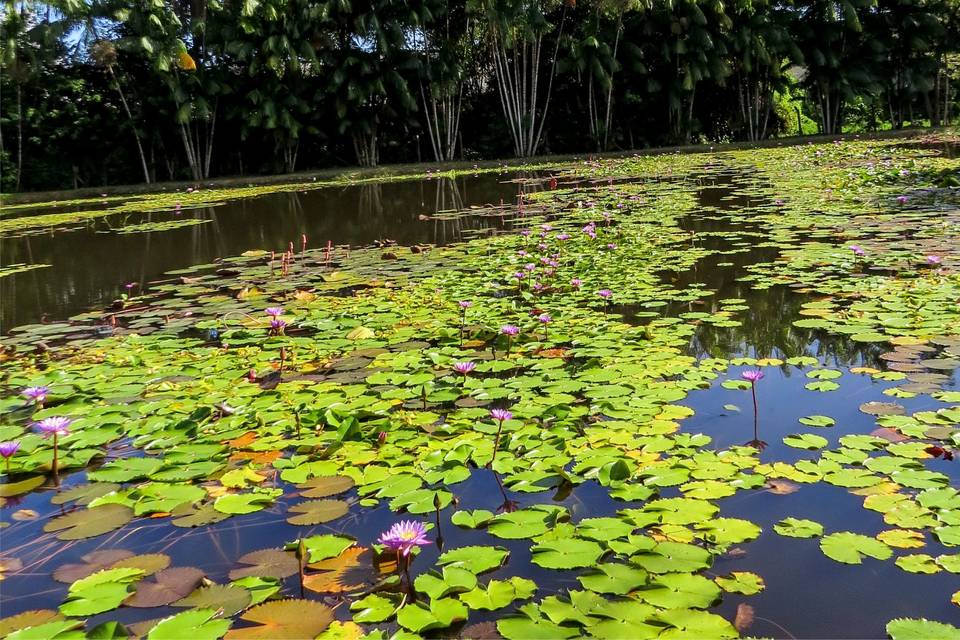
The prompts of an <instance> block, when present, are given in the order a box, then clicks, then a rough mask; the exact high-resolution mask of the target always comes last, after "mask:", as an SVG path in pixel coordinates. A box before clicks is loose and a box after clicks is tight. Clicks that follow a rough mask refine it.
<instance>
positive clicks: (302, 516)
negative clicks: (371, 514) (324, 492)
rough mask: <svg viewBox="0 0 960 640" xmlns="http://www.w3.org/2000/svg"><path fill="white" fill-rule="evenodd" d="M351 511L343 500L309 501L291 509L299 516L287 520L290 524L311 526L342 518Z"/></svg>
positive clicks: (291, 511)
mask: <svg viewBox="0 0 960 640" xmlns="http://www.w3.org/2000/svg"><path fill="white" fill-rule="evenodd" d="M349 510H350V505H349V504H347V503H346V502H344V501H343V500H307V501H306V502H301V503H299V504H295V505H293V506H292V507H290V513H295V514H297V515H294V516H290V517H289V518H287V522H289V523H290V524H298V525H302V526H310V525H314V524H322V523H324V522H330V521H331V520H336V519H337V518H342V517H343V516H345V515H346V514H347V511H349Z"/></svg>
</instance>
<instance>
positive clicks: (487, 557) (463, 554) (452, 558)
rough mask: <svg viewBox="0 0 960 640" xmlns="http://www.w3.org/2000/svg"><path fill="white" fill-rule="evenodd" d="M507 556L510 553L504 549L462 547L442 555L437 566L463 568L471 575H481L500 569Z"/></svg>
mask: <svg viewBox="0 0 960 640" xmlns="http://www.w3.org/2000/svg"><path fill="white" fill-rule="evenodd" d="M507 555H509V552H508V551H507V550H506V549H504V548H503V547H460V548H458V549H451V550H450V551H447V552H446V553H444V554H443V555H441V556H440V557H439V558H437V564H438V565H439V566H441V567H442V566H447V565H449V566H457V567H463V568H465V569H467V570H468V571H470V572H471V573H475V574H481V573H484V572H486V571H491V570H492V569H496V568H498V567H500V565H502V564H503V561H504V560H506V559H507Z"/></svg>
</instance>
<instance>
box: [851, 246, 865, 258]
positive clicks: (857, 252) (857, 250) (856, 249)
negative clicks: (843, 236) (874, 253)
mask: <svg viewBox="0 0 960 640" xmlns="http://www.w3.org/2000/svg"><path fill="white" fill-rule="evenodd" d="M850 251H853V255H855V256H857V257H863V256H865V255H867V252H866V251H864V250H863V247H861V246H860V245H858V244H852V245H850Z"/></svg>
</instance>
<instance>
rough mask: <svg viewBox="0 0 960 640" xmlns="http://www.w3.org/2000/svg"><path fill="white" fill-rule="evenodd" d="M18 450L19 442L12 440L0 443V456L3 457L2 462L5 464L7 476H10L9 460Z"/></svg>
mask: <svg viewBox="0 0 960 640" xmlns="http://www.w3.org/2000/svg"><path fill="white" fill-rule="evenodd" d="M19 449H20V441H19V440H13V441H10V442H0V456H3V461H4V463H6V470H7V475H8V476H9V475H10V458H12V457H13V455H14V454H15V453H16V452H17V451H18V450H19Z"/></svg>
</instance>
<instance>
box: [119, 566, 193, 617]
mask: <svg viewBox="0 0 960 640" xmlns="http://www.w3.org/2000/svg"><path fill="white" fill-rule="evenodd" d="M202 579H203V571H201V570H200V569H197V568H196V567H172V568H170V569H164V570H163V571H159V572H158V573H157V574H156V575H155V576H154V578H153V579H152V580H142V581H141V582H139V583H138V584H137V591H136V592H135V593H134V594H133V595H132V596H130V597H129V598H127V599H126V600H125V601H124V604H125V605H127V606H128V607H138V608H149V607H162V606H165V605H168V604H170V603H172V602H176V601H177V600H180V599H182V598H184V597H186V596H187V595H188V594H190V592H192V591H193V590H194V589H196V588H197V585H199V584H200V581H201V580H202Z"/></svg>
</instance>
